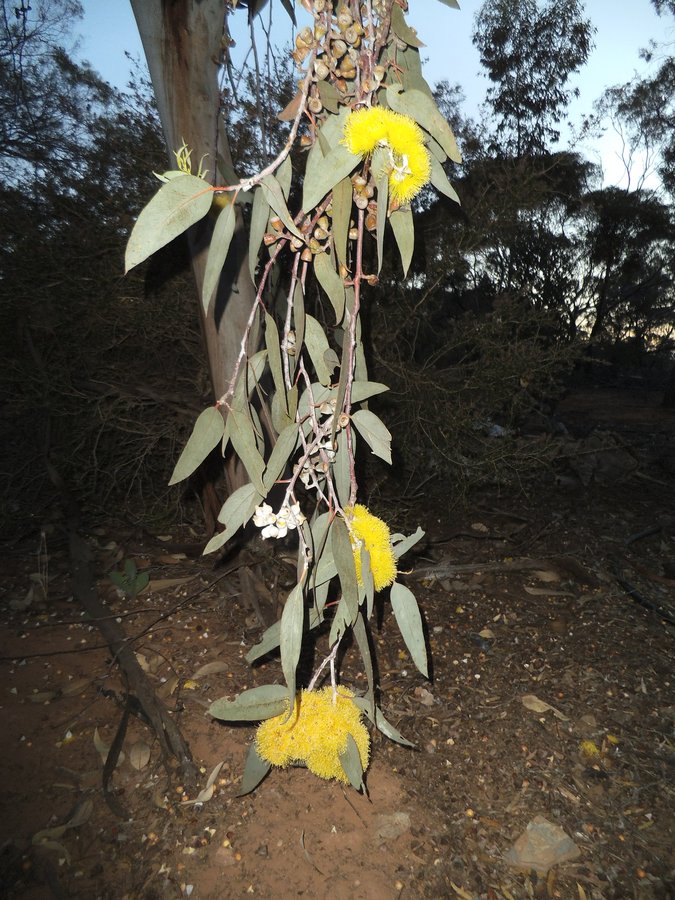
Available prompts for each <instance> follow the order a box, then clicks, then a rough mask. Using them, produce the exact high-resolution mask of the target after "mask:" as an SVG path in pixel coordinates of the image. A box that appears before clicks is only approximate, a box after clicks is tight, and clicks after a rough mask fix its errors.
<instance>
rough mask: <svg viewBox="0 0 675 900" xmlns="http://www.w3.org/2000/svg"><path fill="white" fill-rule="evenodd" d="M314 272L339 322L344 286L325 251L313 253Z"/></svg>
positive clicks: (342, 309)
mask: <svg viewBox="0 0 675 900" xmlns="http://www.w3.org/2000/svg"><path fill="white" fill-rule="evenodd" d="M314 274H315V275H316V280H317V281H318V282H319V284H320V285H321V287H322V288H323V289H324V291H325V292H326V295H327V296H328V299H329V300H330V302H331V304H332V306H333V309H334V310H335V321H336V322H341V321H342V316H343V315H344V312H345V286H344V284H343V283H342V279H341V278H340V276H339V275H338V273H337V272H336V271H335V268H334V266H333V263H332V262H331V259H330V256H329V255H328V254H327V253H316V254H315V256H314Z"/></svg>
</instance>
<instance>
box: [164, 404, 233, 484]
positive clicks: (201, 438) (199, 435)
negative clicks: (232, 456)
mask: <svg viewBox="0 0 675 900" xmlns="http://www.w3.org/2000/svg"><path fill="white" fill-rule="evenodd" d="M224 432H225V420H224V419H223V416H222V414H221V412H220V410H219V409H216V407H215V406H210V407H209V408H208V409H205V410H204V412H202V413H200V414H199V417H198V418H197V421H196V422H195V424H194V428H193V429H192V434H191V435H190V437H189V438H188V442H187V444H186V445H185V447H184V448H183V452H182V453H181V455H180V457H179V458H178V462H177V463H176V465H175V467H174V470H173V473H172V475H171V479H170V480H169V484H170V485H171V484H177V483H178V482H179V481H182V480H183V479H184V478H187V477H188V475H192V473H193V472H194V471H195V470H196V469H197V468H198V467H199V466H200V465H201V464H202V463H203V462H204V460H205V459H206V457H207V456H208V455H209V453H210V452H211V451H212V450H213V448H214V447H215V446H216V444H217V443H218V441H219V440H220V439H221V438H222V436H223V433H224Z"/></svg>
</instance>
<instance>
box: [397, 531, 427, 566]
mask: <svg viewBox="0 0 675 900" xmlns="http://www.w3.org/2000/svg"><path fill="white" fill-rule="evenodd" d="M423 537H424V531H422V529H421V528H418V529H417V531H416V532H415V533H414V534H411V535H409V536H408V537H406V538H403V539H402V540H401V541H398V542H397V543H394V540H393V538H392V545H391V549H392V551H393V553H394V559H400V558H401V557H402V556H403V554H404V553H407V552H408V550H410V549H412V548H413V547H414V546H415V544H417V543H418V541H421V540H422V538H423Z"/></svg>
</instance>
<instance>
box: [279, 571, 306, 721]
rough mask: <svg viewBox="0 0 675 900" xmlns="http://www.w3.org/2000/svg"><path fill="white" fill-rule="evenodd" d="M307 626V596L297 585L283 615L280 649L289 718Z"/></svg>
mask: <svg viewBox="0 0 675 900" xmlns="http://www.w3.org/2000/svg"><path fill="white" fill-rule="evenodd" d="M304 624H305V596H304V592H303V590H302V585H301V584H296V586H295V587H294V588H293V590H292V591H291V592H290V594H289V595H288V599H287V600H286V604H285V606H284V611H283V613H282V614H281V630H280V633H279V647H280V649H281V669H282V671H283V673H284V678H285V679H286V684H287V685H288V695H287V696H288V698H289V716H290V715H291V714H292V712H293V704H294V702H295V691H296V670H297V668H298V661H299V660H300V650H301V649H302V636H303V632H304Z"/></svg>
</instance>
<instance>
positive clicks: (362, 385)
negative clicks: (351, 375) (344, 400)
mask: <svg viewBox="0 0 675 900" xmlns="http://www.w3.org/2000/svg"><path fill="white" fill-rule="evenodd" d="M388 390H389V388H388V387H387V385H386V384H382V383H381V382H379V381H355V382H353V384H352V403H363V401H364V400H367V399H368V398H369V397H374V396H375V395H376V394H383V393H384V392H385V391H388Z"/></svg>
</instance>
